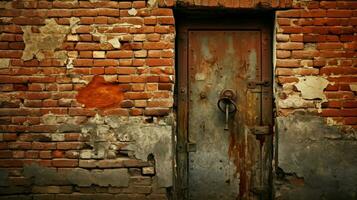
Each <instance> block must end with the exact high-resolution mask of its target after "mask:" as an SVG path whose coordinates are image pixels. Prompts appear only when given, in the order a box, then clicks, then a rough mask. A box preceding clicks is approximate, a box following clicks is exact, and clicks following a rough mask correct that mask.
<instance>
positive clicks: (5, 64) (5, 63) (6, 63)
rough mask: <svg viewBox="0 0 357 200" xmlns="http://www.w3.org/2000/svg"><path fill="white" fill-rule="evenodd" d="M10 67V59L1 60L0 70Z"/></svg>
mask: <svg viewBox="0 0 357 200" xmlns="http://www.w3.org/2000/svg"><path fill="white" fill-rule="evenodd" d="M9 66H10V59H9V58H1V59H0V69H2V68H8V67H9Z"/></svg>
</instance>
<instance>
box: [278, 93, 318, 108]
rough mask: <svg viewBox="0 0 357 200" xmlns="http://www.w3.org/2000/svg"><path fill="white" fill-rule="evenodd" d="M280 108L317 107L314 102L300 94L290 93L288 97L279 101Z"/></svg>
mask: <svg viewBox="0 0 357 200" xmlns="http://www.w3.org/2000/svg"><path fill="white" fill-rule="evenodd" d="M278 107H279V108H307V107H315V104H314V102H311V101H307V100H305V99H303V98H301V96H300V95H298V94H294V95H289V96H288V97H287V98H286V99H280V100H279V101H278Z"/></svg>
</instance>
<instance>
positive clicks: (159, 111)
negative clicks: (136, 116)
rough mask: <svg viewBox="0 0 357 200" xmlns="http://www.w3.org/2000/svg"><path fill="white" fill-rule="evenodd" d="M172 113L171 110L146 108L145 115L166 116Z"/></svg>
mask: <svg viewBox="0 0 357 200" xmlns="http://www.w3.org/2000/svg"><path fill="white" fill-rule="evenodd" d="M169 112H170V109H169V108H146V109H145V110H144V115H146V116H165V115H168V114H169Z"/></svg>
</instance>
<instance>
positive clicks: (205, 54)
mask: <svg viewBox="0 0 357 200" xmlns="http://www.w3.org/2000/svg"><path fill="white" fill-rule="evenodd" d="M179 45H180V46H179V57H178V58H179V63H178V64H179V92H180V94H179V111H178V115H179V126H178V128H179V135H178V140H179V141H178V163H179V171H178V174H179V175H180V176H181V177H180V178H179V179H180V184H181V187H182V188H181V194H182V196H183V197H182V198H181V199H189V200H201V199H205V200H233V199H241V200H243V199H244V200H245V199H249V200H250V199H268V198H269V196H270V195H269V193H270V192H269V191H270V190H269V188H270V182H269V176H270V171H271V157H272V150H271V146H272V138H271V137H272V136H271V133H272V132H271V129H272V103H271V102H272V99H271V98H272V96H271V94H272V92H271V91H272V90H271V59H270V57H271V56H270V33H269V28H268V27H267V26H266V25H264V23H259V21H258V22H257V21H253V22H252V21H245V22H234V23H228V24H212V23H207V22H205V23H202V22H200V23H194V22H191V23H190V24H186V26H183V27H181V29H180V32H179ZM227 92H228V93H227ZM181 178H182V180H181ZM178 187H180V186H178Z"/></svg>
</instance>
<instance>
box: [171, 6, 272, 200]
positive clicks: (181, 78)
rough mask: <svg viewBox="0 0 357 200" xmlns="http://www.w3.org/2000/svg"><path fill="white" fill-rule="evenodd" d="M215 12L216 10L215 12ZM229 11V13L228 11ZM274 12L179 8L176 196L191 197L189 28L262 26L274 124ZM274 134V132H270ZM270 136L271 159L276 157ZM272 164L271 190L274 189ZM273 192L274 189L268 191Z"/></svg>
mask: <svg viewBox="0 0 357 200" xmlns="http://www.w3.org/2000/svg"><path fill="white" fill-rule="evenodd" d="M213 13H214V14H213ZM227 13H228V14H227ZM273 19H274V15H273V13H272V12H269V11H268V12H263V11H260V12H252V11H251V12H245V11H244V12H243V11H242V12H240V13H238V12H237V11H234V10H233V11H232V10H229V12H226V11H225V10H223V11H222V10H221V11H219V12H216V11H214V12H212V11H210V10H206V11H202V10H194V11H188V12H187V11H186V10H185V11H182V10H181V11H176V12H175V20H176V50H177V51H176V80H177V82H176V85H175V86H176V88H175V96H176V98H175V100H176V105H177V109H176V113H177V118H176V119H177V128H176V159H175V177H174V183H175V184H174V194H173V199H177V200H184V199H187V198H188V162H187V161H188V148H190V144H189V143H188V141H187V139H188V116H189V114H188V113H189V106H188V105H189V88H188V86H189V78H188V75H189V74H188V32H189V31H190V30H260V31H261V33H262V34H261V41H262V54H261V55H262V68H261V70H262V81H268V82H269V83H270V86H269V87H264V88H263V87H262V108H263V107H265V108H269V109H262V120H263V124H266V125H269V126H270V127H271V129H272V127H273V121H274V120H273V90H272V88H273V87H272V85H273V84H272V83H273V63H272V50H273V49H272V36H273V30H272V29H273V24H274V23H273V22H274V21H273ZM271 137H272V136H271ZM272 141H273V140H272V138H271V151H270V152H269V153H270V154H271V159H272V157H273V148H272V145H273V144H272ZM271 173H272V166H270V169H269V174H270V176H269V177H270V178H269V179H270V190H271V189H272V184H271V183H272V175H271ZM269 193H270V196H271V194H272V193H271V191H270V192H269Z"/></svg>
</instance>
